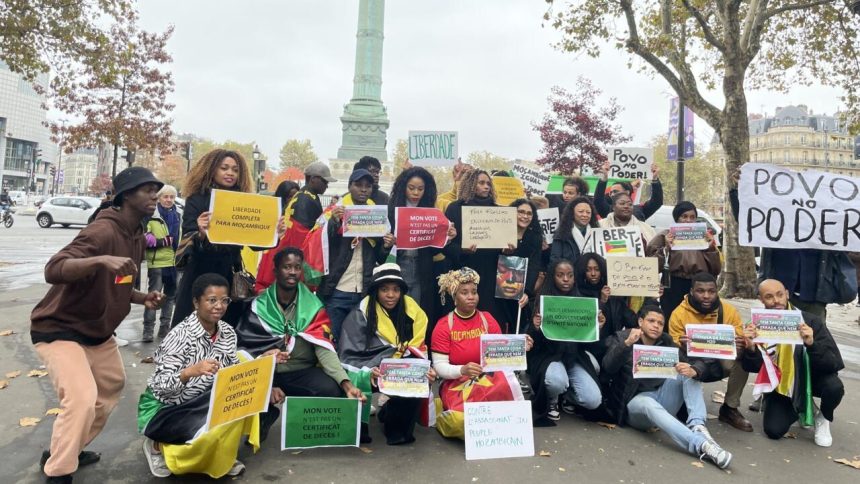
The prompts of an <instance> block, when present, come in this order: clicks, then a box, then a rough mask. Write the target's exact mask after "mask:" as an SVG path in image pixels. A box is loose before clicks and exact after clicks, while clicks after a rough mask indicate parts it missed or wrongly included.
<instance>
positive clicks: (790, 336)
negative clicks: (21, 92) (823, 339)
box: [750, 308, 803, 345]
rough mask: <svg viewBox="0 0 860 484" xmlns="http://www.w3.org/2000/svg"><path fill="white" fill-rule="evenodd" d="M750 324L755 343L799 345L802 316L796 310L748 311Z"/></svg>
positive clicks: (759, 309)
mask: <svg viewBox="0 0 860 484" xmlns="http://www.w3.org/2000/svg"><path fill="white" fill-rule="evenodd" d="M750 315H751V317H752V324H753V326H755V329H756V337H755V339H753V342H755V343H765V344H771V345H773V344H789V345H799V344H802V343H803V339H801V337H800V331H799V329H800V323H802V322H803V315H802V314H801V313H800V311H797V310H780V309H762V308H753V309H751V310H750Z"/></svg>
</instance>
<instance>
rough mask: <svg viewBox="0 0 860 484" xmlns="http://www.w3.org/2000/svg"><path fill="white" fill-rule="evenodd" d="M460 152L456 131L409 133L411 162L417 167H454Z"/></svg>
mask: <svg viewBox="0 0 860 484" xmlns="http://www.w3.org/2000/svg"><path fill="white" fill-rule="evenodd" d="M458 150H459V140H458V139H457V132H456V131H410V132H409V162H410V163H412V164H413V165H415V166H452V165H454V164H455V163H457V158H458V157H459V156H460V155H459V151H458Z"/></svg>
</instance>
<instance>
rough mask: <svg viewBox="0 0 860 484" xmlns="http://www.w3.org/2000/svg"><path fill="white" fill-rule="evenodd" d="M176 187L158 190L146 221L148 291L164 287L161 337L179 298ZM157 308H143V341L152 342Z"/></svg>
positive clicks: (178, 226) (180, 221)
mask: <svg viewBox="0 0 860 484" xmlns="http://www.w3.org/2000/svg"><path fill="white" fill-rule="evenodd" d="M176 195H177V192H176V188H174V187H172V186H170V185H164V186H163V187H161V190H159V191H158V207H157V208H156V209H155V212H154V213H153V214H152V217H151V218H150V219H149V221H147V223H146V234H145V236H146V267H147V273H146V274H147V279H148V280H149V291H164V305H163V306H162V307H161V324H160V325H159V326H158V338H159V339H161V338H164V337H165V336H166V335H167V332H168V331H169V330H170V317H171V316H172V315H173V305H174V303H175V302H176V285H177V282H178V277H177V272H176V258H175V255H176V248H177V245H178V244H179V230H180V227H181V225H182V216H181V215H179V212H178V211H177V210H176V203H175V202H176ZM155 313H156V312H155V311H154V310H150V309H147V310H146V311H144V312H143V342H144V343H151V342H152V341H153V333H154V330H155Z"/></svg>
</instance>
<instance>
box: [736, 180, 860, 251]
mask: <svg viewBox="0 0 860 484" xmlns="http://www.w3.org/2000/svg"><path fill="white" fill-rule="evenodd" d="M738 198H739V201H740V214H739V215H740V217H739V219H740V220H739V230H738V240H739V242H740V244H741V245H744V246H754V247H773V248H782V249H802V248H811V249H822V250H841V251H851V252H857V251H860V178H853V177H848V176H842V175H834V174H831V173H824V172H820V171H804V172H802V173H801V172H796V171H793V170H789V169H786V168H781V167H778V166H773V165H765V164H759V163H747V164H745V165H743V167H742V168H741V180H740V184H739V187H738Z"/></svg>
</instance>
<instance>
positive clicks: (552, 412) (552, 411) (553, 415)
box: [546, 400, 561, 422]
mask: <svg viewBox="0 0 860 484" xmlns="http://www.w3.org/2000/svg"><path fill="white" fill-rule="evenodd" d="M546 417H547V418H548V419H550V420H552V421H555V422H558V421H559V420H561V413H559V411H558V400H555V401H553V402H550V404H549V408H548V409H547V411H546Z"/></svg>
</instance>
